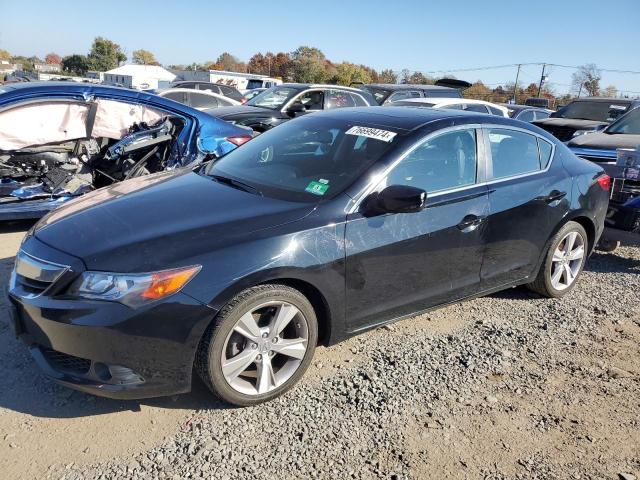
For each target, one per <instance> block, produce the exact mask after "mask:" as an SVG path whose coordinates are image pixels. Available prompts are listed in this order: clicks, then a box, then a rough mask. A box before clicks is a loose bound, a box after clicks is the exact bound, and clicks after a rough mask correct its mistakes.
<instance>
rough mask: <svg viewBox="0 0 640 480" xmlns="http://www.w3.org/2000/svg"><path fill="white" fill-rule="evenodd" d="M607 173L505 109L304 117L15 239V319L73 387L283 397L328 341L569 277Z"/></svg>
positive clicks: (599, 214)
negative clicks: (196, 379) (202, 387)
mask: <svg viewBox="0 0 640 480" xmlns="http://www.w3.org/2000/svg"><path fill="white" fill-rule="evenodd" d="M608 189H609V177H607V176H606V175H605V174H603V171H602V169H601V168H600V167H598V166H597V165H595V164H593V163H590V162H588V161H585V160H582V159H580V158H578V157H576V156H575V155H574V154H572V153H571V152H570V151H569V150H568V149H567V147H565V146H564V145H563V144H562V143H560V142H559V141H558V140H556V139H555V138H554V137H552V136H551V135H550V134H548V133H546V132H544V131H543V130H541V129H539V128H536V127H533V126H531V125H529V124H525V123H522V122H518V121H514V120H511V119H508V118H498V117H491V116H488V115H480V114H469V113H464V112H457V111H449V110H429V109H421V108H415V109H414V108H407V107H401V108H395V107H384V108H383V107H367V108H360V109H357V108H356V109H344V110H335V111H331V112H323V113H318V114H315V115H310V116H306V117H302V118H300V119H296V120H295V121H291V122H288V123H286V124H284V125H282V126H280V127H278V128H275V129H273V130H270V131H268V132H266V133H264V134H263V135H260V136H259V137H256V138H254V139H253V140H251V141H250V142H248V143H247V144H245V145H243V146H242V147H240V148H238V149H237V150H235V151H233V152H231V153H229V154H228V155H226V156H224V157H222V158H221V159H219V160H217V161H216V162H215V163H210V164H208V165H206V166H204V167H200V168H199V169H197V170H192V171H191V170H190V171H176V172H163V173H158V174H154V175H148V176H145V177H141V178H137V179H133V180H131V181H125V182H122V183H118V184H116V185H113V186H110V187H106V188H104V189H100V190H97V191H95V192H93V193H90V194H88V195H86V196H84V197H82V198H80V199H78V200H75V201H73V202H69V203H68V204H66V205H64V206H62V207H60V208H59V209H58V210H56V211H54V212H52V213H51V214H49V215H48V216H47V217H45V218H43V219H42V220H41V221H40V222H39V223H37V224H36V225H35V227H34V228H33V229H32V231H30V232H29V234H28V235H27V237H26V238H25V240H24V243H23V244H22V246H21V248H20V251H19V253H18V255H17V258H16V262H15V269H14V271H13V273H12V277H11V285H10V290H9V296H10V300H11V305H12V318H13V326H14V328H15V330H16V332H17V334H18V335H20V336H21V337H22V338H23V339H24V341H25V342H26V343H27V344H28V346H29V347H30V349H31V352H32V354H33V356H34V358H35V360H36V362H37V363H38V364H39V365H40V367H41V368H42V369H43V370H44V371H45V372H46V373H47V374H48V375H49V376H50V377H52V378H53V379H55V380H56V381H58V382H61V383H63V384H65V385H68V386H71V387H74V388H78V389H81V390H84V391H87V392H91V393H95V394H98V395H105V396H111V397H119V398H135V397H138V398H139V397H149V396H158V395H167V394H174V393H179V392H186V391H189V389H190V387H191V378H192V371H193V370H195V371H197V372H198V374H199V375H200V376H201V377H202V379H203V380H204V382H205V383H206V384H207V385H208V386H209V387H210V388H211V390H212V391H213V392H215V393H216V394H218V395H219V396H220V397H222V398H223V399H224V400H226V401H228V402H230V403H233V404H237V405H252V404H256V403H259V402H263V401H266V400H269V399H272V398H274V397H276V396H278V395H280V394H282V393H283V392H284V391H286V390H287V389H289V388H290V387H291V386H292V385H293V384H295V383H296V382H297V381H298V380H299V379H300V377H301V376H302V375H303V373H304V371H305V369H306V368H307V366H308V365H309V363H310V361H311V358H312V356H313V353H314V350H315V347H316V345H318V344H321V345H331V344H335V343H336V342H339V341H341V340H344V339H346V338H348V337H350V336H353V335H356V334H358V333H361V332H363V331H365V330H368V329H371V328H374V327H377V326H380V325H382V324H385V323H388V322H391V321H395V320H397V319H400V318H403V317H406V316H409V315H412V314H415V313H416V312H422V311H425V310H428V309H433V308H436V307H439V306H442V305H446V304H448V303H451V302H457V301H460V300H463V299H468V298H472V297H475V296H478V295H484V294H487V293H489V292H495V291H498V290H501V289H505V288H508V287H512V286H514V285H520V284H526V285H528V286H530V287H531V288H532V289H533V290H535V291H536V292H539V293H540V294H542V295H545V296H548V297H561V296H563V295H565V294H567V293H568V292H570V291H571V290H572V289H573V288H574V287H575V285H576V280H577V278H578V276H579V275H580V272H581V271H582V269H583V267H584V263H585V261H586V259H587V257H588V255H589V254H590V253H591V251H592V249H593V246H594V244H595V243H596V242H597V240H598V238H599V236H600V234H601V232H602V229H603V221H604V216H605V213H606V210H607V199H608Z"/></svg>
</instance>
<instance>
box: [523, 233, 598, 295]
mask: <svg viewBox="0 0 640 480" xmlns="http://www.w3.org/2000/svg"><path fill="white" fill-rule="evenodd" d="M588 248H589V244H588V240H587V232H585V230H584V228H583V227H582V225H580V224H579V223H576V222H567V223H566V225H564V226H563V227H562V228H561V229H560V230H559V231H558V233H556V234H555V236H554V237H553V239H552V240H551V242H550V244H549V249H548V250H547V252H546V254H545V258H544V261H543V262H542V265H541V267H540V271H539V272H538V276H537V277H536V279H535V280H534V281H533V282H532V283H530V284H528V285H527V286H528V287H529V288H530V289H531V290H533V291H535V292H537V293H539V294H540V295H544V296H545V297H551V298H560V297H563V296H564V295H566V294H567V293H569V292H570V291H571V290H573V289H574V287H575V285H576V281H577V279H578V276H580V273H582V269H583V268H584V263H585V261H586V259H587V251H588Z"/></svg>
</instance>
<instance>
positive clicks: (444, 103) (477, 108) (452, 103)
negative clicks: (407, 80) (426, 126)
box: [387, 98, 509, 117]
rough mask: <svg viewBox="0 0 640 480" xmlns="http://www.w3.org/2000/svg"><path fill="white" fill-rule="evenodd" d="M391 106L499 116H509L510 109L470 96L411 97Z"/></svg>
mask: <svg viewBox="0 0 640 480" xmlns="http://www.w3.org/2000/svg"><path fill="white" fill-rule="evenodd" d="M387 105H390V106H394V107H397V106H408V107H430V108H449V109H454V110H466V111H468V112H476V113H488V114H489V115H497V116H499V117H509V109H507V108H506V107H503V106H502V105H496V104H495V103H491V102H485V101H484V100H472V99H470V98H410V99H404V100H399V101H397V102H392V103H390V104H387Z"/></svg>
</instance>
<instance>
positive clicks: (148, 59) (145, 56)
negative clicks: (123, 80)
mask: <svg viewBox="0 0 640 480" xmlns="http://www.w3.org/2000/svg"><path fill="white" fill-rule="evenodd" d="M131 60H132V61H133V63H136V64H138V65H160V63H159V62H158V60H156V56H155V55H154V54H153V53H152V52H150V51H149V50H145V49H143V48H141V49H140V50H134V51H133V53H132V54H131Z"/></svg>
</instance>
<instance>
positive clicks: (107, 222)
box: [34, 170, 314, 273]
mask: <svg viewBox="0 0 640 480" xmlns="http://www.w3.org/2000/svg"><path fill="white" fill-rule="evenodd" d="M313 209H314V205H313V204H308V203H295V202H286V201H283V200H277V199H272V198H267V197H261V196H259V195H254V194H251V193H248V192H244V191H242V190H238V189H235V188H233V187H230V186H227V185H224V184H220V183H218V182H216V181H215V180H213V179H212V178H210V177H207V176H204V175H199V174H197V173H194V172H191V171H184V170H183V171H181V172H163V173H160V174H155V175H148V176H145V177H140V178H137V179H133V180H129V181H125V182H121V183H118V184H116V185H113V186H111V187H106V188H102V189H100V190H96V191H95V192H92V193H90V194H88V195H85V196H83V197H81V198H79V199H77V200H75V201H72V202H69V203H67V204H66V205H63V206H62V207H60V208H58V209H56V210H54V211H53V212H52V213H50V214H49V215H47V216H46V217H44V218H43V219H42V220H41V221H40V222H39V223H38V224H37V225H36V227H35V230H34V235H35V237H36V238H37V239H38V240H40V241H42V242H44V243H46V244H48V245H49V246H51V247H54V248H57V249H58V250H61V251H63V252H66V253H68V254H71V255H74V256H76V257H79V258H81V259H82V260H83V261H84V262H85V264H86V266H87V268H88V269H93V270H102V271H116V272H125V273H127V272H140V271H154V270H160V269H165V268H171V267H172V266H179V265H183V264H184V262H188V261H189V259H188V258H185V254H184V253H181V252H189V254H190V255H192V256H193V257H198V255H201V254H203V253H206V252H211V251H214V250H215V249H216V248H219V247H221V246H224V245H227V244H230V243H239V242H242V241H247V240H249V239H251V238H254V237H253V234H255V232H257V231H259V230H265V229H268V228H270V227H275V226H278V225H282V224H285V223H290V222H293V221H296V220H298V219H301V218H303V217H305V216H306V215H308V214H309V213H310V212H311V211H313Z"/></svg>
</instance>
